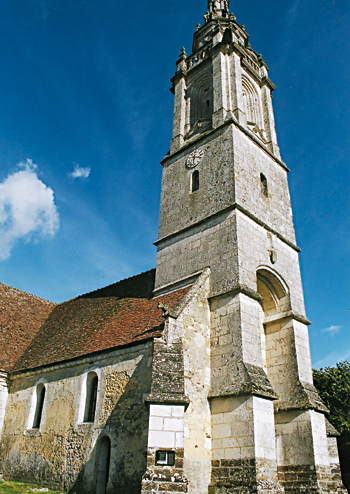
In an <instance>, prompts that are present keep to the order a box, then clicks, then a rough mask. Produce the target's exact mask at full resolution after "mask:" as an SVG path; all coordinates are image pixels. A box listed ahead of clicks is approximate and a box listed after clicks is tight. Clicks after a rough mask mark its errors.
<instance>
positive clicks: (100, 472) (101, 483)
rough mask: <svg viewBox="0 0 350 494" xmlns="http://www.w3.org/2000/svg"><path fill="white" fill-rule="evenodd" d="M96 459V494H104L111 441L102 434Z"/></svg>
mask: <svg viewBox="0 0 350 494" xmlns="http://www.w3.org/2000/svg"><path fill="white" fill-rule="evenodd" d="M97 451H98V453H97V460H96V494H106V488H107V484H108V477H109V465H110V460H111V441H110V439H109V437H108V436H104V437H103V438H102V439H101V440H100V443H99V446H98V450H97Z"/></svg>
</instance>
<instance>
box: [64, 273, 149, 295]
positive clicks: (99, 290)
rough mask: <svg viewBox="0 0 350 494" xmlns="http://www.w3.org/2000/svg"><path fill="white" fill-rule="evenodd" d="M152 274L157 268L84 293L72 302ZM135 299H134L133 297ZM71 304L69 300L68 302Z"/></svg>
mask: <svg viewBox="0 0 350 494" xmlns="http://www.w3.org/2000/svg"><path fill="white" fill-rule="evenodd" d="M152 272H155V268H152V269H149V270H148V271H143V272H142V273H138V274H134V275H133V276H130V277H129V278H124V279H122V280H119V281H116V282H115V283H111V284H110V285H106V286H103V287H101V288H97V289H96V290H92V291H91V292H86V293H82V294H81V295H78V296H77V297H74V298H73V299H71V300H76V299H80V298H84V297H87V296H88V295H96V294H97V293H98V292H101V291H102V290H107V289H108V288H112V287H116V286H117V285H119V284H121V283H124V282H126V281H131V280H132V279H134V278H137V277H139V276H144V275H149V274H151V273H152ZM120 298H125V297H120ZM131 298H133V297H131ZM67 302H69V300H67Z"/></svg>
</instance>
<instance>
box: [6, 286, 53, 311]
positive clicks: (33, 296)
mask: <svg viewBox="0 0 350 494" xmlns="http://www.w3.org/2000/svg"><path fill="white" fill-rule="evenodd" d="M0 285H1V286H3V287H5V288H10V289H11V290H14V291H15V292H18V293H23V294H24V295H27V296H29V297H32V298H34V299H36V300H40V301H41V302H46V303H49V304H53V305H57V303H56V302H52V301H51V300H48V299H46V298H43V297H39V296H38V295H34V294H33V293H29V292H25V291H24V290H20V289H19V288H15V287H14V286H11V285H7V284H6V283H2V281H0Z"/></svg>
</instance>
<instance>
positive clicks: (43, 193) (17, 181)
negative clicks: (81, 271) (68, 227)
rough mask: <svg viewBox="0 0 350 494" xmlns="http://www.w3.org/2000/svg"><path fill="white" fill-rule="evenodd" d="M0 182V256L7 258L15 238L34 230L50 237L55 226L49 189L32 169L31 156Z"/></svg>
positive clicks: (34, 232) (23, 236) (57, 219)
mask: <svg viewBox="0 0 350 494" xmlns="http://www.w3.org/2000/svg"><path fill="white" fill-rule="evenodd" d="M18 166H19V168H21V170H20V171H18V172H15V173H13V174H12V175H9V176H8V177H7V178H6V179H5V180H4V182H2V183H0V260H1V259H7V258H8V257H9V256H10V254H11V250H12V249H13V247H14V246H15V244H16V242H17V241H18V240H19V239H24V240H26V241H29V240H30V239H31V238H32V237H33V235H34V234H37V235H39V236H42V237H44V236H49V237H52V236H54V235H55V233H56V232H57V231H58V229H59V216H58V212H57V209H56V205H55V199H54V193H53V190H52V189H51V188H50V187H48V186H47V185H45V184H44V183H43V182H42V181H41V180H40V179H39V178H38V175H37V173H36V169H37V165H35V164H34V163H33V161H32V160H27V161H26V162H24V163H19V165H18Z"/></svg>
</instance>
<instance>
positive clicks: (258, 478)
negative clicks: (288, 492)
mask: <svg viewBox="0 0 350 494" xmlns="http://www.w3.org/2000/svg"><path fill="white" fill-rule="evenodd" d="M264 464H265V465H264V468H265V471H266V469H267V470H271V469H273V468H275V467H274V465H271V468H269V465H267V464H266V462H264ZM260 467H261V465H260V462H259V461H257V460H255V459H246V460H224V459H223V460H214V461H213V462H212V480H211V484H210V486H209V491H208V492H209V494H232V493H237V494H253V493H257V494H258V493H261V494H281V493H283V492H284V490H283V488H282V487H281V485H280V484H279V482H278V481H277V480H274V479H273V478H263V470H262V468H260Z"/></svg>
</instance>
